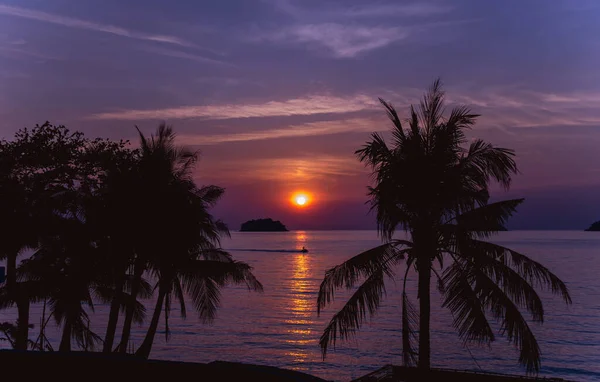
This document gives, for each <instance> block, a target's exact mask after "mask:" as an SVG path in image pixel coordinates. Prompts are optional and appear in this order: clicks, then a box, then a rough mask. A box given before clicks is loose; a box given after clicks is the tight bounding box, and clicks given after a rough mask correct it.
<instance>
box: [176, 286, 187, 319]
mask: <svg viewBox="0 0 600 382" xmlns="http://www.w3.org/2000/svg"><path fill="white" fill-rule="evenodd" d="M173 293H174V295H175V296H174V297H175V298H176V299H177V301H179V315H180V316H181V317H182V318H186V317H187V310H186V308H185V295H184V293H183V288H182V287H181V282H180V280H179V278H175V280H174V281H173Z"/></svg>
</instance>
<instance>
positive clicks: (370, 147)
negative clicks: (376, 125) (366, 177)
mask: <svg viewBox="0 0 600 382" xmlns="http://www.w3.org/2000/svg"><path fill="white" fill-rule="evenodd" d="M354 153H355V154H356V155H357V156H358V159H359V160H360V161H361V162H363V163H365V165H367V166H369V167H371V168H372V169H373V170H377V168H378V167H379V166H380V165H381V164H382V163H385V162H386V161H387V160H389V159H390V158H391V152H390V149H389V148H388V147H387V145H386V143H385V140H384V139H383V137H382V136H381V135H380V134H378V133H373V134H371V141H370V142H367V144H366V145H364V146H363V148H362V149H359V150H356V151H355V152H354Z"/></svg>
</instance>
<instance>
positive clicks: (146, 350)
mask: <svg viewBox="0 0 600 382" xmlns="http://www.w3.org/2000/svg"><path fill="white" fill-rule="evenodd" d="M166 295H167V288H165V287H163V286H162V285H161V286H160V287H159V288H158V298H157V299H156V306H155V307H154V314H153V315H152V321H151V322H150V327H149V328H148V332H147V333H146V337H145V338H144V342H142V345H141V346H140V347H139V349H138V350H137V351H136V352H135V355H137V356H140V357H144V358H146V359H148V357H149V356H150V351H151V350H152V344H153V343H154V336H155V335H156V330H157V329H158V320H159V319H160V313H161V312H162V307H163V302H164V300H165V296H166Z"/></svg>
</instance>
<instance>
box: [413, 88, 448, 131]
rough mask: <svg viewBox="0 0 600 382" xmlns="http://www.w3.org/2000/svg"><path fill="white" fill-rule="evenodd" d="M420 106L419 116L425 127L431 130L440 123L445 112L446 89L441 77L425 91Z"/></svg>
mask: <svg viewBox="0 0 600 382" xmlns="http://www.w3.org/2000/svg"><path fill="white" fill-rule="evenodd" d="M419 106H420V107H419V117H420V120H421V123H422V124H423V127H424V128H425V129H427V130H431V129H433V128H435V127H436V126H438V125H439V124H440V121H441V118H442V115H443V113H444V91H443V90H442V81H441V80H440V79H439V78H438V79H436V80H435V81H434V82H433V84H432V85H431V87H430V88H429V90H428V91H427V93H425V95H424V96H423V99H422V100H421V102H420V105H419Z"/></svg>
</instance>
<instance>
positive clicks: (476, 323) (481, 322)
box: [442, 262, 495, 344]
mask: <svg viewBox="0 0 600 382" xmlns="http://www.w3.org/2000/svg"><path fill="white" fill-rule="evenodd" d="M442 279H443V282H444V285H445V293H444V294H443V303H442V307H445V308H448V309H449V310H450V312H451V313H452V316H453V317H454V319H453V322H452V324H453V326H454V327H455V328H456V330H457V331H458V335H459V336H460V338H462V339H463V340H464V341H465V342H467V341H475V342H478V343H488V344H489V343H491V342H492V341H494V340H495V336H494V332H493V330H492V328H491V326H490V324H489V322H488V320H487V318H486V316H485V308H484V306H483V305H482V304H481V301H480V300H479V298H478V296H477V293H476V292H475V291H474V290H473V287H472V285H473V284H474V280H475V276H474V274H473V272H472V271H471V269H470V268H468V269H465V268H463V267H462V266H461V264H459V263H457V262H454V263H453V264H452V265H451V266H450V267H448V268H447V269H446V271H444V274H443V276H442Z"/></svg>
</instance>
